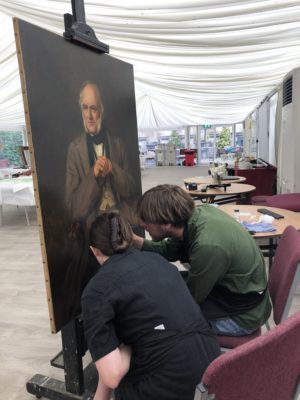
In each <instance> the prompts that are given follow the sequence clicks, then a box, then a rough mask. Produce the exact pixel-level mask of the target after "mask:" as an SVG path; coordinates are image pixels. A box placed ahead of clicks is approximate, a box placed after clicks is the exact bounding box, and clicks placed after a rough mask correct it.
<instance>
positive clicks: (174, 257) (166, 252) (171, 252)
mask: <svg viewBox="0 0 300 400" xmlns="http://www.w3.org/2000/svg"><path fill="white" fill-rule="evenodd" d="M142 250H144V251H153V252H155V253H159V254H160V255H161V256H163V257H164V258H166V259H167V260H168V261H171V262H172V261H178V260H180V261H181V262H188V261H189V260H188V257H187V249H186V246H185V245H184V243H183V241H182V240H180V239H176V238H168V239H164V240H161V241H159V242H154V241H153V240H148V239H144V241H143V245H142Z"/></svg>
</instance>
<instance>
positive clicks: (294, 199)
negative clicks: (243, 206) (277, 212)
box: [251, 193, 300, 212]
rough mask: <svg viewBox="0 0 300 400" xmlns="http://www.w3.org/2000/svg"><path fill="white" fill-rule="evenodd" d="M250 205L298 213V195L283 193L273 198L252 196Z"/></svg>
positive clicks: (299, 198)
mask: <svg viewBox="0 0 300 400" xmlns="http://www.w3.org/2000/svg"><path fill="white" fill-rule="evenodd" d="M251 204H253V205H255V206H258V205H260V206H267V207H277V208H283V209H285V210H290V211H295V212H300V193H283V194H275V195H274V196H253V197H252V198H251Z"/></svg>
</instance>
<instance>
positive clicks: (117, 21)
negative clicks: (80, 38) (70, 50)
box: [0, 0, 300, 130]
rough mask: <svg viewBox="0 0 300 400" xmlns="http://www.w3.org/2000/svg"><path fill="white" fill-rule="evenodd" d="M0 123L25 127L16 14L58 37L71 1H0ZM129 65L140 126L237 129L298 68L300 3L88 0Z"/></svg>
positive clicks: (90, 13) (104, 37)
mask: <svg viewBox="0 0 300 400" xmlns="http://www.w3.org/2000/svg"><path fill="white" fill-rule="evenodd" d="M0 12H1V13H2V14H0V87H1V90H0V123H5V124H9V123H11V124H19V123H24V112H23V103H22V97H21V89H20V79H19V73H18V65H17V59H16V53H15V43H14V35H13V31H12V21H11V18H12V17H18V18H21V19H24V20H26V21H28V22H31V23H33V24H36V25H38V26H41V27H43V28H45V29H48V30H50V31H52V32H55V33H58V34H59V35H62V33H63V31H64V22H63V14H65V13H72V11H71V0H60V1H59V0H57V1H55V0H0ZM85 13H86V21H87V24H88V25H90V26H91V27H92V28H93V29H94V30H95V33H96V35H97V37H98V38H99V40H100V41H102V42H104V43H106V44H108V45H109V46H110V55H112V56H114V57H117V58H119V59H122V60H124V61H126V62H129V63H131V64H133V65H134V75H135V88H136V104H137V119H138V126H139V129H140V130H141V129H155V128H166V127H175V126H183V125H198V124H220V123H234V122H239V121H242V120H244V119H245V117H246V116H247V115H248V114H249V113H250V112H251V111H252V110H253V109H254V108H255V107H256V106H257V105H258V104H259V103H260V102H261V101H262V100H263V99H264V97H265V96H266V95H268V94H269V93H270V92H271V91H272V90H274V89H275V88H276V87H277V86H278V85H279V84H280V83H281V81H282V79H283V77H284V75H285V74H286V73H288V72H289V71H290V70H292V69H294V68H297V67H299V66H300V1H299V0H249V1H247V0H240V1H239V0H232V1H230V0H228V1H226V0H223V1H221V0H202V1H201V0H198V1H196V0H182V1H181V0H144V1H143V2H141V1H140V0H135V1H134V0H131V1H130V0H129V1H128V0H109V1H98V0H85Z"/></svg>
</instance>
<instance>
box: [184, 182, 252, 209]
mask: <svg viewBox="0 0 300 400" xmlns="http://www.w3.org/2000/svg"><path fill="white" fill-rule="evenodd" d="M205 187H206V185H204V188H205ZM184 189H185V190H186V191H187V192H188V193H189V194H190V195H191V196H192V197H193V198H194V199H195V200H201V201H202V202H203V203H218V204H223V203H228V202H233V201H236V200H238V199H241V198H245V197H246V196H247V194H248V193H250V192H252V191H254V190H255V186H252V185H246V184H244V183H231V184H230V186H228V187H226V188H213V189H210V188H208V189H207V190H206V191H205V192H202V191H201V189H200V190H187V189H186V188H184ZM216 197H220V198H219V199H216Z"/></svg>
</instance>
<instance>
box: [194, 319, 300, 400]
mask: <svg viewBox="0 0 300 400" xmlns="http://www.w3.org/2000/svg"><path fill="white" fill-rule="evenodd" d="M299 337H300V312H297V313H296V314H294V315H293V316H291V317H289V318H288V319H287V320H285V321H284V322H282V323H281V324H280V325H278V326H277V327H276V328H274V329H272V330H271V331H268V332H267V333H265V334H264V335H262V336H260V337H258V338H256V339H254V340H251V341H250V342H248V343H246V344H244V345H242V346H239V347H237V348H236V349H233V350H232V351H230V352H227V353H225V354H223V355H221V356H219V357H218V358H216V359H215V360H214V361H212V363H211V364H210V365H209V366H208V367H207V369H206V371H205V372H204V374H203V376H202V380H201V383H200V384H199V385H198V386H197V388H196V393H195V398H194V400H209V399H215V400H253V399H255V400H260V399H263V400H275V399H282V400H296V399H297V394H298V393H299V389H300V379H299V378H300V340H299Z"/></svg>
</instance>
